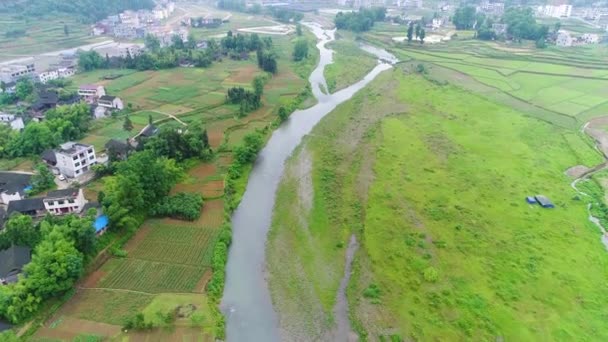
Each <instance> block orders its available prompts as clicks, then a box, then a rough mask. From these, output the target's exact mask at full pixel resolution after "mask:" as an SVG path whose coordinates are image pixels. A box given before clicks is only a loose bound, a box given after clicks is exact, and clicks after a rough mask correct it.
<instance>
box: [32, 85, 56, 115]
mask: <svg viewBox="0 0 608 342" xmlns="http://www.w3.org/2000/svg"><path fill="white" fill-rule="evenodd" d="M58 103H59V95H57V93H55V92H54V91H49V90H45V89H40V90H39V91H38V96H37V97H36V102H34V104H32V106H31V108H30V109H31V110H32V118H34V119H35V121H36V122H39V121H42V120H43V119H44V112H46V111H47V110H49V109H52V108H55V107H57V104H58Z"/></svg>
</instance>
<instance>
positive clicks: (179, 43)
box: [171, 34, 185, 50]
mask: <svg viewBox="0 0 608 342" xmlns="http://www.w3.org/2000/svg"><path fill="white" fill-rule="evenodd" d="M171 46H173V47H174V48H176V49H178V50H183V49H184V47H185V45H184V40H183V39H182V37H180V36H179V35H177V34H174V35H173V36H172V37H171Z"/></svg>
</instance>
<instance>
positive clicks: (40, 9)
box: [0, 0, 154, 22]
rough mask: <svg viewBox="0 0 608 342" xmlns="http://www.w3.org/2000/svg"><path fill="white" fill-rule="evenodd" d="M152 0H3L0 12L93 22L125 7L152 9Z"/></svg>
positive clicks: (0, 4)
mask: <svg viewBox="0 0 608 342" xmlns="http://www.w3.org/2000/svg"><path fill="white" fill-rule="evenodd" d="M153 7H154V0H103V1H100V0H3V1H0V12H3V13H9V14H16V15H24V16H30V17H39V16H43V15H47V14H49V13H65V14H71V15H76V16H78V17H79V18H80V19H81V20H82V21H83V22H95V21H97V20H99V19H102V18H105V17H107V16H108V15H112V14H116V13H119V12H122V11H124V10H127V9H133V10H139V9H152V8H153Z"/></svg>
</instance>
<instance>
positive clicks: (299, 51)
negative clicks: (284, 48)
mask: <svg viewBox="0 0 608 342" xmlns="http://www.w3.org/2000/svg"><path fill="white" fill-rule="evenodd" d="M306 58H308V41H306V39H302V38H300V39H298V40H297V41H296V45H295V46H294V49H293V59H294V60H295V61H296V62H298V61H301V60H303V59H306Z"/></svg>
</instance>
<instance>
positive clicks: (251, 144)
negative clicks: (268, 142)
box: [234, 132, 264, 164]
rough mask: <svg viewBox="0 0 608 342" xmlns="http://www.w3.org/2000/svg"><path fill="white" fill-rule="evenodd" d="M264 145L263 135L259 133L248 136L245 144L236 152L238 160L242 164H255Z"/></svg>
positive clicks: (244, 141) (237, 148) (238, 147)
mask: <svg viewBox="0 0 608 342" xmlns="http://www.w3.org/2000/svg"><path fill="white" fill-rule="evenodd" d="M263 145H264V139H263V138H262V135H261V134H259V133H257V132H254V133H249V134H247V135H246V136H245V137H244V138H243V144H241V145H239V146H237V147H236V148H235V150H234V154H235V157H236V160H237V161H238V162H239V163H240V164H247V163H252V162H254V161H255V158H256V157H257V154H258V152H259V151H260V150H261V149H262V147H263Z"/></svg>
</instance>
